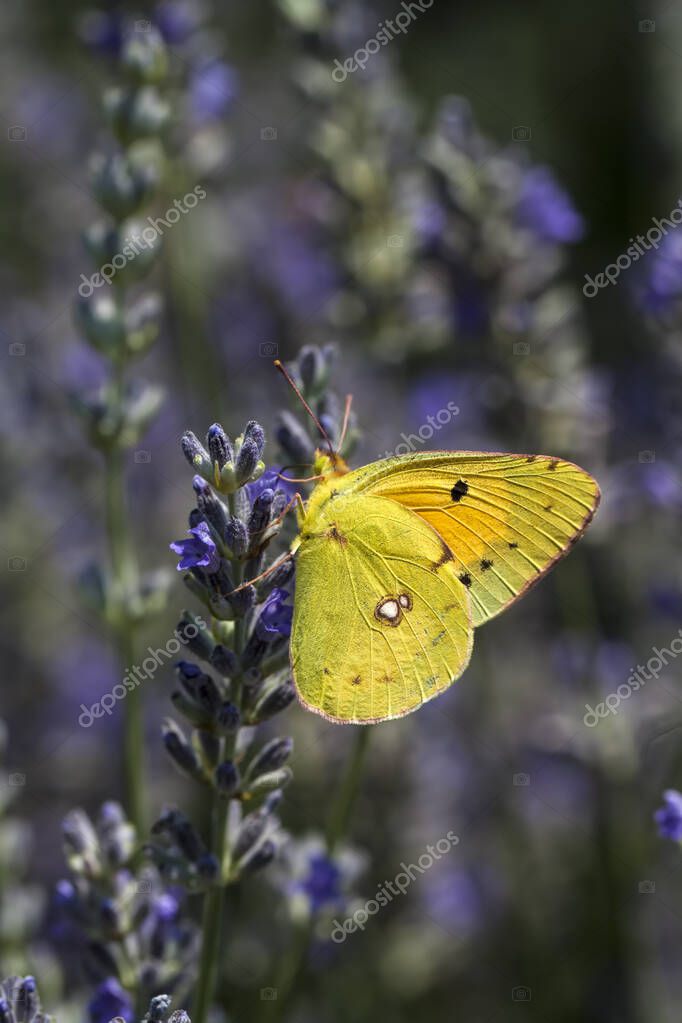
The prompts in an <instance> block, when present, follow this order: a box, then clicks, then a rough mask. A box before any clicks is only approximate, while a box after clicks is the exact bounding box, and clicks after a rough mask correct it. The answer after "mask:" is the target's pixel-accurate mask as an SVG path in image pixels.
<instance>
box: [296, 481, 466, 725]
mask: <svg viewBox="0 0 682 1023" xmlns="http://www.w3.org/2000/svg"><path fill="white" fill-rule="evenodd" d="M461 571H462V567H461V566H460V565H458V564H457V563H456V562H455V560H454V559H453V557H452V554H451V552H450V550H449V549H448V547H447V546H446V545H445V544H444V543H443V542H442V541H441V539H440V538H439V536H438V535H437V534H436V533H435V532H434V530H433V529H432V528H431V526H430V525H428V523H426V522H425V521H424V520H423V519H422V518H420V517H419V516H418V515H415V514H414V513H413V512H411V511H409V510H408V509H407V508H405V507H402V506H401V505H400V504H397V503H395V502H393V501H389V500H386V499H385V498H381V497H374V496H368V495H358V494H348V495H342V494H339V496H338V497H336V498H335V499H332V500H329V501H328V502H327V503H326V504H325V505H324V506H323V507H322V508H321V509H319V510H317V511H315V512H314V513H312V514H311V515H310V516H309V517H308V518H306V521H305V524H304V527H303V530H302V533H301V544H300V547H299V550H298V556H297V569H296V598H295V605H294V621H293V628H292V637H291V656H292V666H293V671H294V680H295V683H296V687H297V690H298V693H299V696H300V697H301V700H302V701H303V703H304V704H305V705H306V706H308V707H309V708H310V709H312V710H315V711H317V712H318V713H320V714H323V715H324V716H325V717H327V718H329V719H330V720H332V721H342V722H348V723H350V722H356V723H369V722H372V721H379V720H385V719H388V718H396V717H401V716H402V715H404V714H407V713H409V712H410V711H412V710H414V709H416V707H418V706H419V705H420V704H421V703H424V702H425V701H426V700H429V699H431V698H432V697H433V696H436V695H437V694H438V693H440V692H442V691H443V690H444V689H446V688H447V687H448V686H449V685H450V684H451V683H452V682H453V681H454V680H455V679H456V678H457V677H459V675H461V673H462V672H463V670H464V668H465V667H466V665H467V663H468V661H469V657H470V654H471V645H472V628H471V620H470V610H469V603H470V599H469V592H468V590H467V588H466V587H465V586H463V585H462V583H461V582H460V581H459V578H458V576H459V574H461Z"/></svg>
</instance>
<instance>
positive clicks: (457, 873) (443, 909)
mask: <svg viewBox="0 0 682 1023" xmlns="http://www.w3.org/2000/svg"><path fill="white" fill-rule="evenodd" d="M425 881H426V884H425V885H424V889H423V893H424V894H423V901H424V903H425V906H426V911H427V913H428V915H429V916H430V917H431V918H432V919H433V920H435V921H437V922H438V923H440V924H441V925H442V926H443V928H444V929H445V930H447V931H449V932H452V931H453V930H456V931H459V932H464V933H466V934H471V933H472V932H473V931H475V930H476V929H477V928H478V926H479V925H480V923H481V919H482V915H483V900H482V898H481V892H480V890H479V887H478V885H477V883H476V881H475V880H474V878H473V877H472V875H471V874H470V873H469V872H468V871H466V870H449V871H448V872H447V873H445V872H443V871H440V872H438V873H434V874H433V875H429V876H428V877H427V878H426V879H425Z"/></svg>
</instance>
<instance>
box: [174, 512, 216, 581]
mask: <svg viewBox="0 0 682 1023" xmlns="http://www.w3.org/2000/svg"><path fill="white" fill-rule="evenodd" d="M189 533H190V538H189V539H188V540H176V541H175V542H174V543H172V544H170V545H169V546H170V549H171V550H172V551H175V553H176V554H179V555H180V562H179V564H178V572H184V571H186V570H187V569H188V568H206V569H207V570H208V571H209V572H215V571H216V570H217V568H218V565H219V564H220V556H219V554H218V551H217V548H216V545H215V544H214V542H213V539H212V537H211V533H210V530H209V528H208V526H207V525H206V523H205V522H200V523H199V525H198V526H194V527H193V528H192V529H190V530H189Z"/></svg>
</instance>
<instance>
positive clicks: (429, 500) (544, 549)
mask: <svg viewBox="0 0 682 1023" xmlns="http://www.w3.org/2000/svg"><path fill="white" fill-rule="evenodd" d="M346 488H348V489H349V490H352V491H353V492H354V493H356V494H357V495H358V496H360V495H361V494H373V495H376V496H381V497H384V498H388V499H390V500H392V501H395V502H397V503H398V504H400V505H401V506H402V507H404V508H407V509H409V510H410V511H412V512H413V513H415V514H417V515H418V516H419V517H420V518H422V519H423V520H424V521H426V522H428V523H429V525H430V526H432V527H433V528H434V529H435V530H436V531H437V532H438V534H439V535H440V536H441V537H442V538H443V540H444V541H445V543H446V544H447V545H448V547H449V548H450V549H451V551H452V552H453V554H454V556H455V558H456V559H457V561H458V562H461V563H462V566H463V567H462V569H461V572H460V578H461V580H462V582H463V583H464V585H465V586H466V587H467V588H468V589H469V592H470V594H471V611H472V621H473V624H474V626H476V625H482V624H483V623H484V622H486V621H488V620H489V619H490V618H493V617H494V616H495V615H496V614H499V612H500V611H502V610H503V609H504V608H505V607H507V606H508V605H509V604H510V603H511V602H512V601H514V600H516V599H517V598H518V597H519V596H521V594H522V593H524V592H525V591H526V590H527V589H528V588H529V587H530V586H531V585H532V584H533V583H534V582H537V580H538V579H539V578H540V577H541V576H542V575H544V573H545V572H546V571H548V569H549V568H551V566H552V565H553V564H554V563H555V562H556V561H558V560H559V559H560V558H561V557H563V555H564V554H566V553H568V551H569V550H570V548H571V546H572V544H573V543H574V542H575V541H576V540H577V539H578V538H579V537H580V536H581V534H582V533H583V532H584V530H585V529H586V527H587V525H588V524H589V522H590V520H591V518H592V516H593V514H594V511H595V509H596V507H597V504H598V503H599V487H598V486H597V483H596V482H595V480H594V479H592V477H591V476H589V475H588V473H586V472H584V471H583V470H582V469H580V468H579V467H578V466H576V465H573V464H572V463H571V462H566V461H563V460H561V459H558V458H548V457H546V456H542V455H502V454H500V455H498V454H490V453H477V452H423V453H420V454H415V455H405V456H397V457H394V458H388V459H385V460H383V461H381V462H374V463H372V464H370V465H367V466H364V467H363V468H362V469H358V470H355V471H354V472H352V473H350V474H349V475H348V476H346V477H344V479H343V481H342V489H343V490H345V489H346Z"/></svg>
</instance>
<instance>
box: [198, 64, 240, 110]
mask: <svg viewBox="0 0 682 1023" xmlns="http://www.w3.org/2000/svg"><path fill="white" fill-rule="evenodd" d="M237 83H238V77H237V73H236V71H234V70H233V68H231V67H230V66H229V64H226V63H225V61H223V60H209V61H206V62H205V63H203V64H199V65H197V67H195V68H194V69H193V70H192V74H191V77H190V82H189V104H190V110H191V112H192V115H193V117H194V119H195V121H196V122H197V123H198V124H206V123H208V122H209V121H217V120H219V119H220V118H221V117H222V116H223V114H224V113H225V111H226V110H227V109H228V107H229V106H230V105H231V104H232V101H233V100H234V98H235V97H236V95H237Z"/></svg>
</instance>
